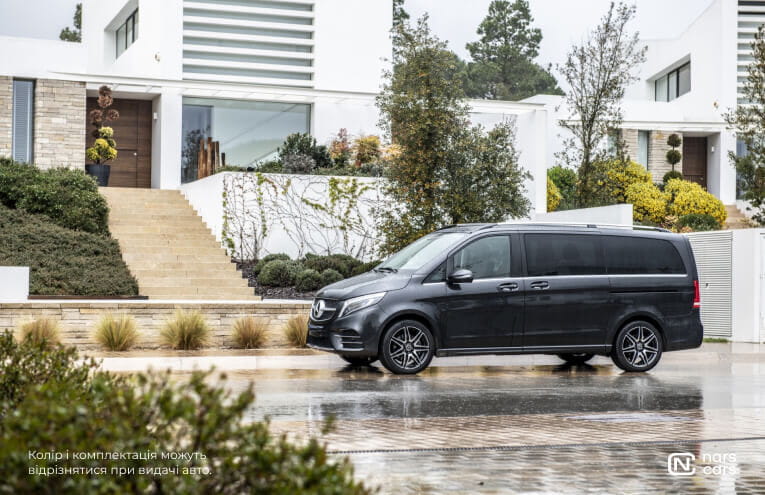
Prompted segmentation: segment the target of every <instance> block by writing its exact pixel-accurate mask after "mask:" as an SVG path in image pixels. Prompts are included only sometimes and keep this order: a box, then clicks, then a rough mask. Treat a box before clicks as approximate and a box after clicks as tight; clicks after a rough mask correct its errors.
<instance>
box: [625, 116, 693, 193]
mask: <svg viewBox="0 0 765 495" xmlns="http://www.w3.org/2000/svg"><path fill="white" fill-rule="evenodd" d="M646 130H647V129H646ZM638 132H639V131H638V130H637V129H622V139H623V140H624V143H625V151H626V153H627V154H628V155H629V156H630V158H632V160H633V161H638V156H639V153H638ZM670 134H672V132H667V131H655V130H652V131H649V133H648V167H647V168H648V171H649V172H651V176H652V177H653V181H654V182H661V181H662V179H664V174H666V173H667V172H669V171H670V170H672V167H671V166H670V164H669V163H667V151H669V150H670V149H671V147H670V146H669V145H668V144H667V138H668V137H669V135H670ZM676 134H678V135H679V136H680V137H681V138H682V137H683V135H682V133H679V132H677V133H676ZM680 152H682V149H681V150H680ZM675 170H678V171H680V172H682V170H683V162H682V160H681V161H680V163H678V164H677V165H675Z"/></svg>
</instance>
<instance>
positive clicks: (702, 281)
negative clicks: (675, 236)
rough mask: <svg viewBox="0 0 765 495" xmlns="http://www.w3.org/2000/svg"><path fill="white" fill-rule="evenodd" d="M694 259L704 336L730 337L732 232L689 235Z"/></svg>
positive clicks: (731, 331)
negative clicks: (699, 292)
mask: <svg viewBox="0 0 765 495" xmlns="http://www.w3.org/2000/svg"><path fill="white" fill-rule="evenodd" d="M688 238H689V239H690V241H691V247H692V248H693V255H694V256H695V257H696V266H697V268H698V271H699V286H700V288H701V321H702V323H703V324H704V335H705V336H709V337H727V338H730V337H732V334H733V326H732V307H733V233H732V232H731V231H725V230H723V231H715V232H696V233H693V234H688Z"/></svg>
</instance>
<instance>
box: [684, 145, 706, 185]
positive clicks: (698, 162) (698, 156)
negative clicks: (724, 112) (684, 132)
mask: <svg viewBox="0 0 765 495" xmlns="http://www.w3.org/2000/svg"><path fill="white" fill-rule="evenodd" d="M683 176H684V177H685V180H689V181H693V182H696V183H697V184H700V185H701V187H703V188H704V189H706V187H707V138H705V137H683Z"/></svg>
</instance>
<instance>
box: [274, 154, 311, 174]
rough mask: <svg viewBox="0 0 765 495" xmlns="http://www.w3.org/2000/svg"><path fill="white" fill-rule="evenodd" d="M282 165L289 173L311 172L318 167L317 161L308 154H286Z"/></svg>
mask: <svg viewBox="0 0 765 495" xmlns="http://www.w3.org/2000/svg"><path fill="white" fill-rule="evenodd" d="M282 167H283V168H284V171H285V172H286V173H288V174H311V173H312V172H313V171H314V169H315V168H316V161H315V160H314V159H313V158H311V157H310V156H308V155H284V156H283V157H282Z"/></svg>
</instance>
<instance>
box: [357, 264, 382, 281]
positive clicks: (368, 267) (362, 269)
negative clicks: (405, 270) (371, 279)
mask: <svg viewBox="0 0 765 495" xmlns="http://www.w3.org/2000/svg"><path fill="white" fill-rule="evenodd" d="M380 263H382V260H374V261H370V262H369V263H362V264H360V265H359V266H357V267H356V268H354V269H353V272H352V273H351V276H352V277H355V276H356V275H361V274H362V273H366V272H368V271H370V270H372V268H374V267H376V266H377V265H379V264H380Z"/></svg>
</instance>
